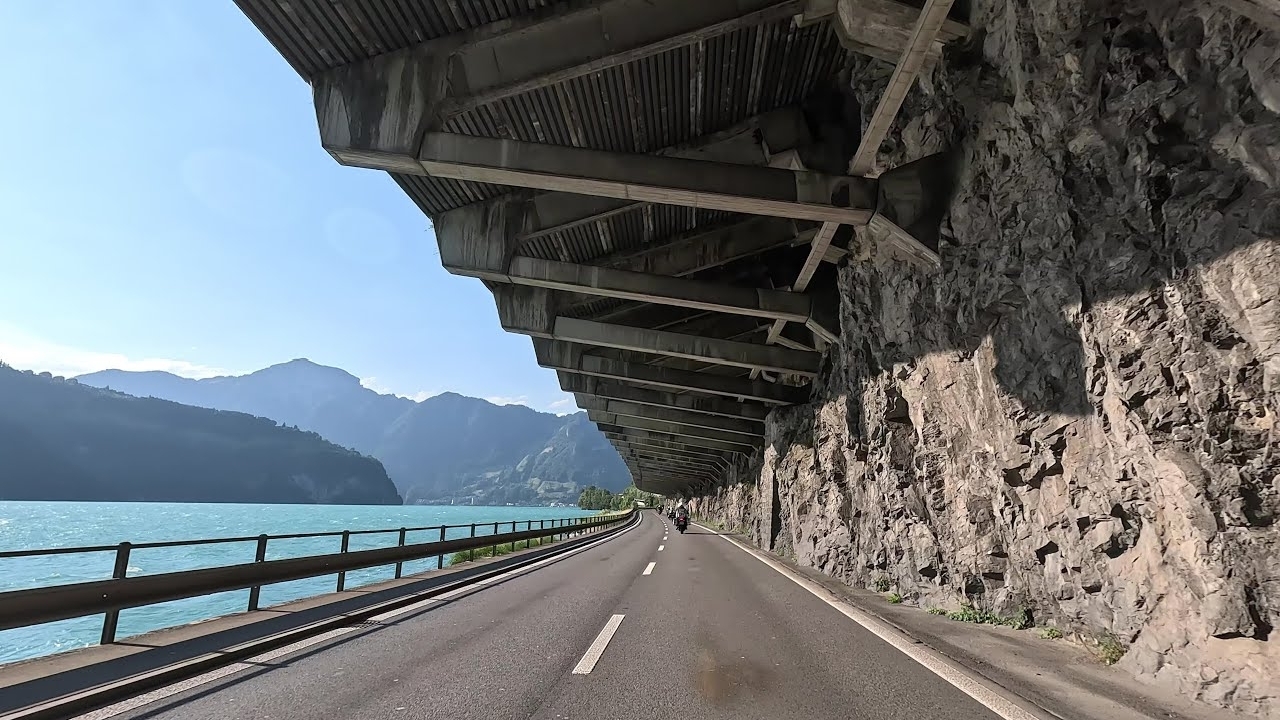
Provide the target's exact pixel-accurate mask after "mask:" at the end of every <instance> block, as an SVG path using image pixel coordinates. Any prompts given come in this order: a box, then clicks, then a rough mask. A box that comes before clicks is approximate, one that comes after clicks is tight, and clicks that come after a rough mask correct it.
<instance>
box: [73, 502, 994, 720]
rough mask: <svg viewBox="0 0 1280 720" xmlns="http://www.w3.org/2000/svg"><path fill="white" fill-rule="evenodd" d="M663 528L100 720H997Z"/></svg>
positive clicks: (711, 546) (736, 554)
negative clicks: (606, 634) (604, 635)
mask: <svg viewBox="0 0 1280 720" xmlns="http://www.w3.org/2000/svg"><path fill="white" fill-rule="evenodd" d="M668 525H669V521H667V520H665V518H659V517H658V516H656V515H655V514H653V513H649V512H646V513H645V514H644V519H643V521H642V522H641V523H640V525H639V526H636V527H634V528H633V529H631V530H629V531H627V532H626V533H624V534H622V535H621V536H618V537H616V538H614V539H611V540H608V541H606V542H603V543H601V544H599V545H596V546H594V547H592V548H590V549H587V550H584V551H581V552H579V553H577V554H575V555H572V556H569V557H566V558H563V559H560V560H557V561H555V562H552V563H549V564H547V565H545V566H543V567H541V568H538V569H536V570H532V571H529V572H527V573H525V574H521V575H517V576H515V577H512V578H509V579H506V580H503V581H501V582H497V583H493V584H491V585H488V586H487V587H484V588H479V589H476V590H474V591H470V592H466V593H462V594H459V595H458V596H456V597H453V598H451V599H449V600H448V601H446V602H442V603H435V604H432V605H431V606H429V607H427V608H424V609H421V610H418V611H415V612H412V613H409V614H406V615H402V616H399V617H396V618H393V619H389V620H386V621H384V622H383V623H381V624H372V626H371V627H368V628H367V629H362V630H359V631H357V632H349V633H347V634H344V635H341V636H339V637H337V638H334V639H332V640H331V641H328V642H323V643H320V644H317V645H314V646H312V647H310V648H307V649H305V650H302V651H299V652H295V653H292V654H287V655H283V656H281V657H275V658H271V659H269V660H265V661H263V662H260V663H257V664H254V665H253V666H252V667H251V669H246V670H241V671H239V672H235V673H233V674H230V675H228V676H226V677H223V678H221V679H218V680H214V681H212V682H206V683H204V684H200V685H196V686H195V687H192V688H190V689H187V690H184V691H181V692H177V693H176V694H173V695H171V696H169V697H166V698H163V699H160V700H157V701H155V702H151V703H150V704H147V705H144V706H141V707H138V708H135V709H132V710H127V711H124V712H117V711H114V710H108V711H107V712H105V713H104V712H99V713H95V714H93V715H92V716H91V717H94V718H105V717H115V718H121V719H122V720H123V719H125V718H155V719H157V720H160V719H163V720H179V719H181V720H203V719H208V720H215V719H216V720H228V719H230V718H246V719H248V718H253V719H255V720H258V719H262V720H350V719H352V718H360V719H366V718H367V719H369V720H376V719H382V718H386V719H388V720H395V719H400V718H415V719H416V718H449V719H451V720H458V719H471V718H474V719H476V720H481V719H483V720H494V719H501V718H522V719H523V718H538V719H544V718H545V719H547V720H552V719H555V720H563V719H567V718H618V719H627V720H630V719H632V718H634V719H635V720H640V719H641V718H643V719H644V720H655V719H660V718H685V717H688V718H725V719H726V720H729V719H731V720H743V719H744V718H769V719H770V720H791V719H793V718H794V719H795V720H801V719H804V720H811V719H814V718H840V719H842V720H845V719H849V720H863V719H868V720H870V719H873V718H874V719H876V720H880V719H885V720H891V719H893V720H896V719H899V718H901V719H902V720H907V719H908V718H909V719H910V720H951V719H956V720H960V719H962V718H963V719H964V720H975V719H976V720H992V719H994V718H996V717H997V716H996V715H995V714H993V713H992V712H991V711H990V710H988V709H986V708H985V707H984V706H983V705H981V704H979V703H978V702H977V701H975V700H973V699H972V698H970V697H969V696H968V695H966V694H965V693H963V692H961V691H960V690H958V689H956V688H955V687H953V686H952V685H950V684H948V683H947V682H946V681H944V680H943V679H942V678H940V677H938V676H936V675H934V674H933V673H931V672H930V671H929V670H927V669H925V668H924V667H923V666H921V665H919V664H918V663H916V662H915V661H914V660H912V659H910V658H908V657H907V656H906V655H903V654H902V653H901V652H899V651H898V650H896V649H894V648H893V647H892V646H890V645H889V644H887V643H885V642H884V641H883V640H881V639H879V638H878V637H876V636H875V635H873V634H871V633H870V632H868V631H866V630H864V629H863V628H862V627H861V626H860V625H858V624H856V623H854V622H853V621H851V620H849V619H848V618H847V617H845V616H844V615H842V614H841V613H839V612H838V611H836V610H835V609H834V608H832V607H830V606H828V605H827V604H825V603H823V602H822V601H820V600H819V599H817V598H815V597H814V596H813V595H811V594H810V593H808V592H807V591H805V590H804V589H803V588H801V587H800V586H798V585H796V584H794V583H793V582H791V581H790V580H788V579H787V578H786V577H784V576H782V575H781V574H779V573H777V572H775V571H774V570H772V569H771V568H769V567H768V566H766V565H764V564H763V563H761V562H759V561H758V560H756V559H755V558H753V557H751V556H750V555H748V554H747V553H745V552H743V551H742V550H741V549H739V548H737V547H735V546H734V545H733V544H731V543H730V542H728V541H726V540H725V539H723V538H720V537H717V536H716V535H714V534H711V533H709V532H706V531H703V530H700V529H699V528H696V527H693V528H691V529H690V531H689V532H688V533H687V534H685V535H681V534H679V533H677V532H676V531H675V529H674V528H670V529H669V535H668V534H667V533H668ZM664 535H665V539H664ZM659 547H661V548H662V550H661V551H660V550H659ZM651 563H652V566H650V564H651ZM646 570H648V571H649V574H645V571H646ZM619 615H620V616H622V618H621V620H620V621H619V619H618V618H617V617H616V616H619ZM607 627H612V628H615V629H616V632H614V633H613V634H612V636H611V638H610V639H609V641H608V643H607V644H604V643H603V640H602V639H601V638H600V636H601V634H602V631H604V630H606V629H607ZM593 644H594V645H595V648H594V649H595V650H600V648H601V647H602V648H603V649H602V651H600V652H598V653H597V652H592V650H593ZM584 656H586V657H585V658H584ZM593 657H594V658H596V660H595V662H594V664H592V662H591V660H592V658H593ZM86 717H90V716H86Z"/></svg>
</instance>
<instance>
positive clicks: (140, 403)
mask: <svg viewBox="0 0 1280 720" xmlns="http://www.w3.org/2000/svg"><path fill="white" fill-rule="evenodd" d="M0 398H2V399H3V400H2V401H0V499H4V500H99V501H126V500H134V501H137V500H142V501H160V500H165V501H175V502H255V503H342V504H382V505H391V504H396V505H398V504H399V503H400V496H399V495H398V494H397V493H396V489H395V486H394V485H393V484H392V482H391V480H390V478H388V477H387V472H386V470H385V469H384V468H383V467H382V465H381V463H379V462H378V461H377V460H374V459H373V458H369V457H364V456H362V455H360V454H358V453H356V452H354V451H352V450H348V449H346V448H342V447H339V446H337V445H334V444H333V443H330V442H328V441H326V440H324V439H323V438H321V437H320V436H319V435H317V434H316V433H313V432H306V431H302V430H298V429H296V428H293V429H290V428H285V427H278V426H277V425H276V424H275V423H274V422H272V421H271V420H267V419H264V418H259V417H254V416H252V415H246V414H244V413H237V412H222V411H217V410H209V409H205V408H198V407H190V406H188V405H181V404H179V403H175V402H169V401H167V400H158V399H154V398H145V399H144V398H137V397H131V396H129V395H124V394H121V393H117V392H111V391H108V390H101V389H98V388H95V387H90V386H88V385H81V384H80V383H77V382H76V381H75V380H64V379H62V378H54V377H51V376H50V375H49V374H48V373H44V374H41V375H35V374H32V373H30V372H20V371H18V370H14V369H12V368H9V367H7V366H3V365H0Z"/></svg>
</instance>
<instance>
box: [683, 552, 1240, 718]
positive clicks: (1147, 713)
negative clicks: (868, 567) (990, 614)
mask: <svg viewBox="0 0 1280 720" xmlns="http://www.w3.org/2000/svg"><path fill="white" fill-rule="evenodd" d="M707 529H708V530H713V531H714V529H713V528H707ZM716 532H719V531H716ZM720 534H721V535H723V536H725V537H726V538H728V539H730V540H732V541H733V542H734V543H735V544H737V545H739V546H740V547H743V548H746V549H749V550H751V551H754V552H757V553H761V554H762V555H764V556H766V557H767V558H768V559H770V560H772V561H774V562H777V563H778V564H780V565H782V566H783V567H785V568H786V569H787V570H789V571H791V572H792V573H794V574H796V575H798V576H800V577H802V578H804V579H805V580H808V581H810V582H813V583H816V584H818V585H821V586H822V587H823V588H824V589H826V590H827V591H828V592H830V593H831V594H833V595H834V596H835V597H836V598H838V599H839V600H840V601H842V602H845V603H847V604H849V605H850V606H852V607H854V608H856V609H857V610H860V611H862V612H864V613H867V614H869V615H871V616H873V617H874V618H876V619H878V620H880V621H882V622H884V623H887V624H889V625H891V626H893V627H894V628H895V629H897V630H898V631H900V632H902V633H903V634H905V635H906V636H908V637H909V638H910V639H911V640H912V641H914V642H917V643H921V644H923V645H925V646H927V647H928V648H930V649H932V650H933V651H935V652H936V653H938V654H940V655H942V656H943V657H945V658H947V659H948V660H951V661H952V662H954V663H956V664H957V665H960V666H961V667H963V668H965V669H966V670H967V671H969V672H971V673H973V674H975V675H977V676H979V677H981V678H982V679H984V680H986V681H987V682H990V683H992V684H994V685H996V686H999V687H1000V688H1003V689H1004V690H1005V691H1007V692H1008V693H1009V694H1011V695H1014V696H1017V697H1019V698H1022V699H1024V700H1026V701H1028V702H1030V703H1032V704H1034V705H1036V706H1037V707H1038V708H1040V709H1042V710H1044V711H1047V712H1048V713H1049V714H1051V715H1055V716H1057V717H1060V718H1063V720H1102V719H1104V718H1105V719H1106V720H1157V719H1159V720H1168V719H1169V718H1185V719H1186V720H1246V719H1247V716H1244V715H1240V714H1237V713H1231V712H1228V711H1224V710H1221V709H1219V708H1211V707H1209V706H1206V705H1203V704H1199V703H1192V702H1190V701H1188V700H1185V699H1183V698H1181V697H1179V696H1178V695H1177V694H1176V693H1174V692H1173V691H1170V690H1167V689H1165V688H1162V687H1156V686H1150V685H1146V684H1143V683H1140V682H1139V681H1138V680H1136V679H1134V678H1132V677H1131V676H1128V675H1127V674H1125V673H1124V672H1123V671H1121V670H1117V669H1114V668H1109V667H1106V666H1104V665H1102V664H1101V663H1100V662H1099V661H1098V660H1096V659H1095V658H1094V657H1093V656H1092V655H1091V654H1090V653H1089V652H1088V651H1087V650H1085V649H1084V648H1083V647H1082V646H1080V645H1078V644H1075V643H1072V642H1070V641H1068V640H1064V639H1058V640H1045V639H1041V638H1040V637H1039V636H1038V635H1037V634H1036V631H1035V630H1034V629H1033V630H1022V631H1019V630H1012V629H1009V628H1003V627H995V626H990V625H977V624H972V623H963V622H957V621H954V620H951V619H948V618H946V617H941V616H936V615H930V614H928V613H927V612H925V610H924V609H923V608H919V607H916V606H913V605H909V604H906V603H903V604H891V603H889V602H888V600H887V599H886V596H885V595H880V594H877V593H874V592H871V591H868V590H862V589H859V588H852V587H850V586H848V585H846V584H844V583H842V582H840V581H839V580H836V579H835V578H832V577H830V576H828V575H824V574H823V573H821V572H818V571H817V570H814V569H812V568H806V567H801V566H799V565H796V564H795V563H794V562H792V561H790V560H788V559H787V558H783V557H780V556H778V555H775V554H773V553H770V552H767V551H764V550H761V549H760V548H758V547H756V546H754V545H752V544H751V543H750V541H748V540H747V539H745V538H743V537H742V536H739V535H734V534H730V533H723V532H721V533H720Z"/></svg>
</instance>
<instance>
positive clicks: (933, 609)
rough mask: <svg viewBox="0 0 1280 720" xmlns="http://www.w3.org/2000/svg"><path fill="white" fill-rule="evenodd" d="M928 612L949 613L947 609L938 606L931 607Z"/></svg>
mask: <svg viewBox="0 0 1280 720" xmlns="http://www.w3.org/2000/svg"><path fill="white" fill-rule="evenodd" d="M928 612H929V614H930V615H946V614H947V611H946V610H943V609H942V608H938V607H933V608H929V610H928Z"/></svg>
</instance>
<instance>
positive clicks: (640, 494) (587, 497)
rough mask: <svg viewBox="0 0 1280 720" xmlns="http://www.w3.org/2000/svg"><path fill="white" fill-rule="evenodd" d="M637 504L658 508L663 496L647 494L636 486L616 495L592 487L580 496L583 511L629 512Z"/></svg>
mask: <svg viewBox="0 0 1280 720" xmlns="http://www.w3.org/2000/svg"><path fill="white" fill-rule="evenodd" d="M637 502H643V503H644V504H645V505H646V506H648V507H656V506H658V505H660V504H661V503H662V496H661V495H654V494H653V493H647V492H645V491H643V490H641V489H639V488H637V487H636V486H635V485H628V486H627V488H626V489H625V490H623V491H622V492H620V493H616V494H615V493H611V492H609V491H608V490H605V489H604V488H599V487H596V486H595V485H592V486H590V487H588V488H587V489H585V490H583V491H582V494H581V495H579V496H578V507H580V508H582V509H583V510H629V509H631V508H633V507H635V506H636V503H637Z"/></svg>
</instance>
